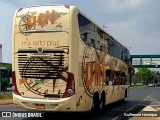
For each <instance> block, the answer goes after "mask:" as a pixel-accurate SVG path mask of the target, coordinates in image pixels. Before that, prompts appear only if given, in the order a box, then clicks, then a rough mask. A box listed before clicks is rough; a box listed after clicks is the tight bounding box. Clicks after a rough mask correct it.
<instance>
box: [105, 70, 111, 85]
mask: <svg viewBox="0 0 160 120" xmlns="http://www.w3.org/2000/svg"><path fill="white" fill-rule="evenodd" d="M110 73H111V71H110V70H106V84H107V85H109V80H110Z"/></svg>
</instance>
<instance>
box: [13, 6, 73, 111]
mask: <svg viewBox="0 0 160 120" xmlns="http://www.w3.org/2000/svg"><path fill="white" fill-rule="evenodd" d="M12 38H13V40H12V51H13V53H12V54H13V56H12V58H13V60H12V63H13V64H12V68H13V70H12V79H13V80H12V85H13V102H14V105H15V106H17V107H22V108H26V109H32V110H43V111H67V110H68V111H71V110H74V109H75V108H74V105H72V106H71V104H70V103H72V102H71V101H74V99H75V81H74V75H73V74H72V73H71V72H69V8H68V6H34V7H28V8H20V9H19V10H17V11H16V13H15V17H14V24H13V37H12Z"/></svg>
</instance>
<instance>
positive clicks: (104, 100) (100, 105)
mask: <svg viewBox="0 0 160 120" xmlns="http://www.w3.org/2000/svg"><path fill="white" fill-rule="evenodd" d="M105 102H106V99H105V92H104V91H103V92H102V94H101V99H100V104H99V108H100V110H101V111H103V110H104V108H105Z"/></svg>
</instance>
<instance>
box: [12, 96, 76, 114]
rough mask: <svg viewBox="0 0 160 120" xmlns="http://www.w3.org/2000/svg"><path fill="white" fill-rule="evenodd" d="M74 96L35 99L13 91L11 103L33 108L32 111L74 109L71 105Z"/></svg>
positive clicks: (16, 105) (24, 107) (20, 106)
mask: <svg viewBox="0 0 160 120" xmlns="http://www.w3.org/2000/svg"><path fill="white" fill-rule="evenodd" d="M74 98H75V97H74V96H72V97H69V98H63V99H54V100H53V99H52V100H51V99H47V98H46V99H36V98H27V97H22V96H19V95H16V94H14V93H13V104H14V106H15V107H19V108H23V109H28V110H34V111H55V112H56V111H65V112H67V111H68V112H69V111H75V109H76V107H75V105H73V103H74V102H73V99H74Z"/></svg>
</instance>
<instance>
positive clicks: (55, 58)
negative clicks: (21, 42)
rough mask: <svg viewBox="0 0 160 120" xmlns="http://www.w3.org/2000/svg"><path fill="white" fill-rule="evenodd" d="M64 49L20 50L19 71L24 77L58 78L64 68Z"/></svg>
mask: <svg viewBox="0 0 160 120" xmlns="http://www.w3.org/2000/svg"><path fill="white" fill-rule="evenodd" d="M64 54H65V52H64V51H63V50H43V52H41V53H38V52H37V50H29V51H25V50H23V51H18V65H19V73H20V75H21V77H22V78H36V79H57V78H60V77H61V76H62V73H63V68H64Z"/></svg>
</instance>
